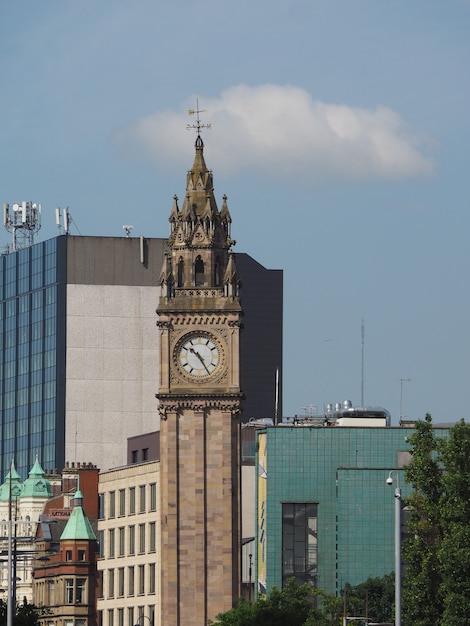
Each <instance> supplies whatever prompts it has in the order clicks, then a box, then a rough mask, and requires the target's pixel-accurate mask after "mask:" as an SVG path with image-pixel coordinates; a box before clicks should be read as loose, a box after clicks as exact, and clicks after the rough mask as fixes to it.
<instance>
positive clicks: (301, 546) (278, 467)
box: [256, 426, 447, 595]
mask: <svg viewBox="0 0 470 626" xmlns="http://www.w3.org/2000/svg"><path fill="white" fill-rule="evenodd" d="M446 432H447V430H446V429H436V434H437V435H438V436H442V435H445V433H446ZM406 435H410V430H409V429H407V428H403V427H392V428H375V427H371V428H367V427H339V426H336V427H322V426H320V427H318V426H317V427H302V426H280V427H269V428H266V429H265V430H262V431H259V432H258V446H257V448H258V452H257V463H258V479H257V549H256V571H257V578H258V592H264V591H265V590H266V589H270V588H272V587H273V586H274V585H275V586H276V587H278V588H282V586H283V584H284V583H285V581H286V580H287V579H288V578H290V577H292V576H294V577H295V578H296V580H297V581H298V582H299V583H303V582H309V583H310V584H312V586H314V587H316V588H319V589H323V590H324V591H326V592H327V593H330V594H333V595H335V594H339V593H340V592H341V590H342V589H343V587H344V585H345V584H346V583H349V584H351V585H357V584H359V583H361V582H364V581H365V580H367V579H368V578H369V577H373V578H375V577H382V576H384V575H385V574H390V573H391V572H393V571H394V569H395V568H394V562H395V561H394V559H395V548H394V545H395V544H394V507H395V498H394V491H395V488H394V487H390V486H387V484H386V480H387V478H388V476H389V472H390V471H391V470H397V472H398V474H399V476H400V487H401V488H402V493H403V495H404V496H406V495H407V494H408V493H409V486H408V485H407V484H406V483H405V481H404V467H405V466H406V464H407V462H408V461H409V458H410V455H409V452H408V443H407V440H406V439H405V437H406Z"/></svg>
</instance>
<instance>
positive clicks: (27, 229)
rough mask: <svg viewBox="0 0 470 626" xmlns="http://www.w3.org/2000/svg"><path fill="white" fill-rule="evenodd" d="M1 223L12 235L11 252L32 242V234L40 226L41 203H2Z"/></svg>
mask: <svg viewBox="0 0 470 626" xmlns="http://www.w3.org/2000/svg"><path fill="white" fill-rule="evenodd" d="M3 224H4V226H5V228H6V229H7V230H8V232H11V233H12V236H13V252H16V251H17V250H22V249H23V248H29V247H30V246H32V245H33V244H34V235H35V234H36V233H37V232H38V231H39V229H40V228H41V205H40V204H36V203H35V202H25V201H23V202H22V203H21V204H18V203H16V202H15V203H14V204H12V205H11V206H10V205H9V204H8V203H7V202H5V204H4V205H3Z"/></svg>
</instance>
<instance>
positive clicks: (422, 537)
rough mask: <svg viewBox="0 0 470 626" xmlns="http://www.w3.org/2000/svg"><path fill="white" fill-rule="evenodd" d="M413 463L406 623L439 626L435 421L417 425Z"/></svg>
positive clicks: (428, 418)
mask: <svg viewBox="0 0 470 626" xmlns="http://www.w3.org/2000/svg"><path fill="white" fill-rule="evenodd" d="M410 445H411V454H412V460H411V463H410V464H409V465H408V467H407V468H406V471H405V478H406V481H407V482H409V483H411V485H412V488H413V493H412V495H411V496H410V497H409V498H407V499H406V500H405V503H406V505H407V507H408V511H409V513H408V531H409V533H410V536H411V537H412V538H411V539H410V540H408V541H406V542H405V544H404V549H403V553H404V557H405V561H406V578H405V581H404V584H403V586H402V595H403V600H402V606H403V617H404V621H405V623H407V624H410V626H431V625H432V626H436V625H437V624H439V619H440V616H441V615H442V596H441V592H440V585H441V576H440V567H439V550H440V547H441V543H442V526H441V516H440V503H441V499H442V495H443V489H444V486H443V482H442V473H443V472H442V468H441V466H440V464H439V460H438V455H437V452H438V448H439V444H438V441H437V438H436V436H435V433H434V432H433V428H432V418H431V416H430V415H429V414H427V415H426V418H425V420H424V421H419V422H417V424H416V428H415V432H414V433H413V435H412V436H411V438H410Z"/></svg>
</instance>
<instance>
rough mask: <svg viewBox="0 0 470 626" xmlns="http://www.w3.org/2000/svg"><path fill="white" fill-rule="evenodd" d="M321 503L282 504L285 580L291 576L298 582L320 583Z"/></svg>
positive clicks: (283, 576)
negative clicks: (318, 579)
mask: <svg viewBox="0 0 470 626" xmlns="http://www.w3.org/2000/svg"><path fill="white" fill-rule="evenodd" d="M317 522H318V505H317V504H315V503H311V502H310V503H308V502H307V503H304V504H303V503H298V502H284V503H283V505H282V583H283V585H285V583H286V581H287V580H288V579H289V578H291V577H292V576H294V577H295V579H296V582H297V584H299V585H300V584H303V583H305V582H308V583H310V584H311V585H312V586H313V587H316V584H317V542H318V532H317Z"/></svg>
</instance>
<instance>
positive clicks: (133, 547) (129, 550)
mask: <svg viewBox="0 0 470 626" xmlns="http://www.w3.org/2000/svg"><path fill="white" fill-rule="evenodd" d="M99 544H100V556H101V557H104V556H106V557H107V558H114V557H115V556H132V555H134V554H146V553H147V552H155V551H156V547H157V525H156V522H149V523H147V524H138V525H137V526H134V525H132V526H127V527H124V526H123V527H120V528H110V529H109V530H108V531H107V535H105V533H104V531H100V533H99Z"/></svg>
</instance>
